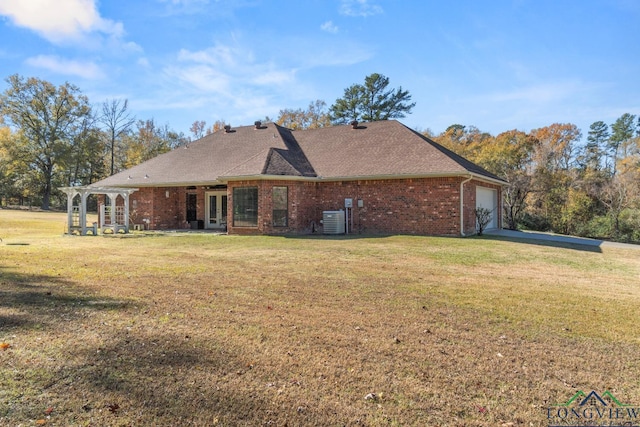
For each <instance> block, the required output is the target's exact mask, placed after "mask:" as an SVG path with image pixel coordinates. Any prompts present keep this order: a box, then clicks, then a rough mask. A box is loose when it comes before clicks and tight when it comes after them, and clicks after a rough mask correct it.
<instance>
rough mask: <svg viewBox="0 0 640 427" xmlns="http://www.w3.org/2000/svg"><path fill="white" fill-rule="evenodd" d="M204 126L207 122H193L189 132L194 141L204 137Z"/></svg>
mask: <svg viewBox="0 0 640 427" xmlns="http://www.w3.org/2000/svg"><path fill="white" fill-rule="evenodd" d="M206 125H207V122H205V121H204V120H196V121H195V122H193V124H192V125H191V127H190V128H189V130H190V131H191V133H192V134H193V137H194V138H195V139H200V138H202V137H203V136H204V130H205V126H206Z"/></svg>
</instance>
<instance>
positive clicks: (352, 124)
mask: <svg viewBox="0 0 640 427" xmlns="http://www.w3.org/2000/svg"><path fill="white" fill-rule="evenodd" d="M349 124H350V125H351V129H358V121H357V120H353V121H352V122H351V123H349Z"/></svg>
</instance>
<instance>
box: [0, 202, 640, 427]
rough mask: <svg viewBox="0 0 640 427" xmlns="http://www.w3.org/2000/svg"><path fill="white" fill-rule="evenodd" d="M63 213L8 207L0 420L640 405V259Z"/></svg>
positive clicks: (536, 415) (247, 420)
mask: <svg viewBox="0 0 640 427" xmlns="http://www.w3.org/2000/svg"><path fill="white" fill-rule="evenodd" d="M40 215H42V216H40ZM49 215H50V214H33V213H32V214H29V213H17V212H8V211H0V233H2V236H0V237H2V238H3V239H4V243H3V244H2V245H0V274H1V276H0V342H6V343H9V344H10V346H11V347H9V348H8V349H6V350H4V351H2V350H0V383H2V384H3V387H2V388H0V423H4V424H9V425H16V424H23V425H33V424H35V423H36V422H37V421H38V420H44V422H46V423H47V424H49V425H116V426H118V425H122V426H125V425H216V424H217V425H252V426H253V425H319V426H320V425H321V426H326V425H336V426H339V425H340V426H341V425H487V426H492V425H501V424H507V425H509V424H508V423H513V425H527V426H528V425H534V426H538V425H547V423H546V421H547V420H546V407H547V405H550V404H553V403H557V402H558V401H566V400H567V399H568V398H569V397H571V395H573V393H575V391H577V390H578V389H582V390H585V391H588V390H597V391H601V392H603V391H604V390H612V391H613V392H614V394H615V395H616V396H617V397H618V398H620V399H623V400H625V401H626V402H632V403H635V404H638V406H640V384H639V382H638V380H637V378H638V377H639V374H640V366H639V364H638V358H637V353H638V350H639V347H640V346H639V344H640V342H639V341H638V338H639V337H638V333H637V327H636V325H637V322H636V321H635V317H636V313H637V311H638V308H639V307H640V301H639V297H640V291H639V288H638V282H639V280H638V279H640V260H639V259H638V254H637V253H630V251H624V250H620V249H615V250H614V249H607V250H606V251H604V252H589V251H584V250H578V249H576V248H571V247H548V246H537V245H532V244H524V243H516V242H510V241H506V240H492V239H490V238H482V239H480V238H472V239H448V238H430V237H408V236H394V237H370V238H321V237H314V238H283V237H236V236H213V235H184V234H167V235H143V234H134V235H133V236H131V237H90V236H88V237H64V236H62V235H61V231H60V230H59V228H60V227H61V224H62V226H63V225H64V220H65V217H64V215H60V214H58V215H57V217H56V216H55V215H53V216H49ZM41 218H42V219H41ZM56 218H57V219H56ZM9 223H10V224H12V225H11V226H10V227H6V228H5V224H9ZM34 229H36V230H38V231H37V232H34V231H33V230H34ZM9 230H11V231H9ZM11 242H21V243H24V244H23V245H11V244H9V245H7V243H11ZM632 252H637V251H632ZM367 396H368V397H369V398H368V399H365V397H367Z"/></svg>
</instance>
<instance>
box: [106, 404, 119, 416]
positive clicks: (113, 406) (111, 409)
mask: <svg viewBox="0 0 640 427" xmlns="http://www.w3.org/2000/svg"><path fill="white" fill-rule="evenodd" d="M107 408H109V412H112V413H114V414H115V413H116V411H117V410H118V409H120V405H118V404H117V403H112V404H111V405H107Z"/></svg>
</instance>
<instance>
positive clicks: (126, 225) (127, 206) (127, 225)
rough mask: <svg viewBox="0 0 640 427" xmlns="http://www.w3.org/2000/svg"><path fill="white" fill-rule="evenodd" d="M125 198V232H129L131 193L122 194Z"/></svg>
mask: <svg viewBox="0 0 640 427" xmlns="http://www.w3.org/2000/svg"><path fill="white" fill-rule="evenodd" d="M122 198H123V199H124V232H125V233H128V232H129V193H125V194H122Z"/></svg>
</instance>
